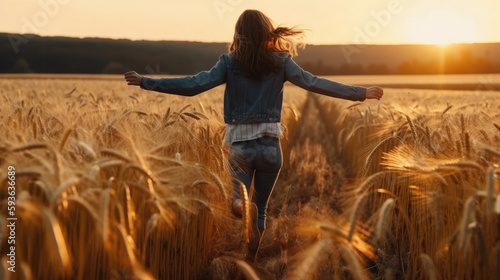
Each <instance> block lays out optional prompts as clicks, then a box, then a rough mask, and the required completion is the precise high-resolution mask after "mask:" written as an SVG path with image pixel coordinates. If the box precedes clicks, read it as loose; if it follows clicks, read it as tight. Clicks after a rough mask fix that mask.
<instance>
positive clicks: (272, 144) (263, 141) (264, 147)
mask: <svg viewBox="0 0 500 280" xmlns="http://www.w3.org/2000/svg"><path fill="white" fill-rule="evenodd" d="M258 141H259V151H258V156H257V158H256V161H255V178H254V180H255V181H254V186H255V194H254V195H255V203H256V204H257V207H258V211H259V228H260V229H265V228H266V223H265V222H266V209H267V204H268V202H269V197H270V196H271V193H272V191H273V188H274V185H275V183H276V180H277V179H278V175H279V173H280V170H281V166H282V162H283V158H282V154H281V145H280V141H279V138H274V137H262V138H259V140H258Z"/></svg>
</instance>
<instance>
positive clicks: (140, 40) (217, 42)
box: [0, 31, 500, 47]
mask: <svg viewBox="0 0 500 280" xmlns="http://www.w3.org/2000/svg"><path fill="white" fill-rule="evenodd" d="M0 34H7V35H21V36H26V35H30V36H31V35H34V36H38V37H44V38H60V37H63V38H74V39H102V40H116V41H120V40H124V41H132V42H188V43H206V44H230V43H231V42H230V41H201V40H174V39H159V40H152V39H131V38H123V37H122V38H113V37H98V36H84V37H81V36H70V35H40V34H35V33H12V32H5V31H0ZM472 44H500V41H476V42H456V43H448V44H432V43H414V42H413V43H412V42H405V43H347V42H346V43H304V45H305V46H308V45H311V46H332V45H344V46H347V45H363V46H401V45H412V46H442V47H447V46H452V45H472Z"/></svg>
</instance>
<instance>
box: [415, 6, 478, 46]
mask: <svg viewBox="0 0 500 280" xmlns="http://www.w3.org/2000/svg"><path fill="white" fill-rule="evenodd" d="M407 25H408V26H407V31H408V33H407V34H408V37H409V38H408V40H409V41H410V42H412V43H420V44H436V45H447V44H451V43H471V42H474V41H477V39H478V35H477V34H478V33H477V25H476V19H475V18H474V17H471V16H467V15H464V14H461V13H458V12H455V11H452V10H431V11H429V12H427V13H426V14H424V15H420V16H414V17H409V18H407Z"/></svg>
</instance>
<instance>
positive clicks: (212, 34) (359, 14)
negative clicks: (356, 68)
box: [0, 0, 500, 44]
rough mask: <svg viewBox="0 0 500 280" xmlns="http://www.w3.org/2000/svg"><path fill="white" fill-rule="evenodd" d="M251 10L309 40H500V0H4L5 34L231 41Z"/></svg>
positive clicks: (0, 16) (0, 27) (1, 20)
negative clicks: (239, 21) (301, 31)
mask: <svg viewBox="0 0 500 280" xmlns="http://www.w3.org/2000/svg"><path fill="white" fill-rule="evenodd" d="M245 9H258V10H261V11H263V12H264V13H266V14H267V15H268V16H270V17H271V18H272V19H273V20H274V22H275V23H276V24H284V25H288V26H293V25H299V26H300V27H302V28H306V29H309V30H310V31H308V32H307V33H306V40H305V41H306V43H308V44H336V43H373V44H386V43H389V44H404V43H425V44H448V43H457V42H500V28H499V27H500V17H498V15H497V13H498V11H500V1H498V0H440V1H436V0H349V1H345V0H313V1H305V0H300V1H299V0H296V1H293V0H289V1H282V0H273V1H267V0H196V1H195V0H183V1H173V0H149V1H129V0H120V1H119V0H105V1H102V0H85V1H84V0H2V1H1V2H0V32H11V33H36V34H40V35H44V36H55V35H63V36H72V37H108V38H128V39H133V40H141V39H146V40H189V41H205V42H229V41H231V39H232V34H233V30H234V24H235V22H236V20H237V18H238V16H239V15H240V14H241V12H243V11H244V10H245Z"/></svg>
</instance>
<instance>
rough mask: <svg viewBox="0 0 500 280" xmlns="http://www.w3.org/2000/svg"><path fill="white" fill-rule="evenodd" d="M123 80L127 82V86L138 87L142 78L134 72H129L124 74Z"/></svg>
mask: <svg viewBox="0 0 500 280" xmlns="http://www.w3.org/2000/svg"><path fill="white" fill-rule="evenodd" d="M125 80H127V84H128V85H129V86H140V85H141V80H142V76H141V75H139V74H137V72H135V71H129V72H127V73H125Z"/></svg>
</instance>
